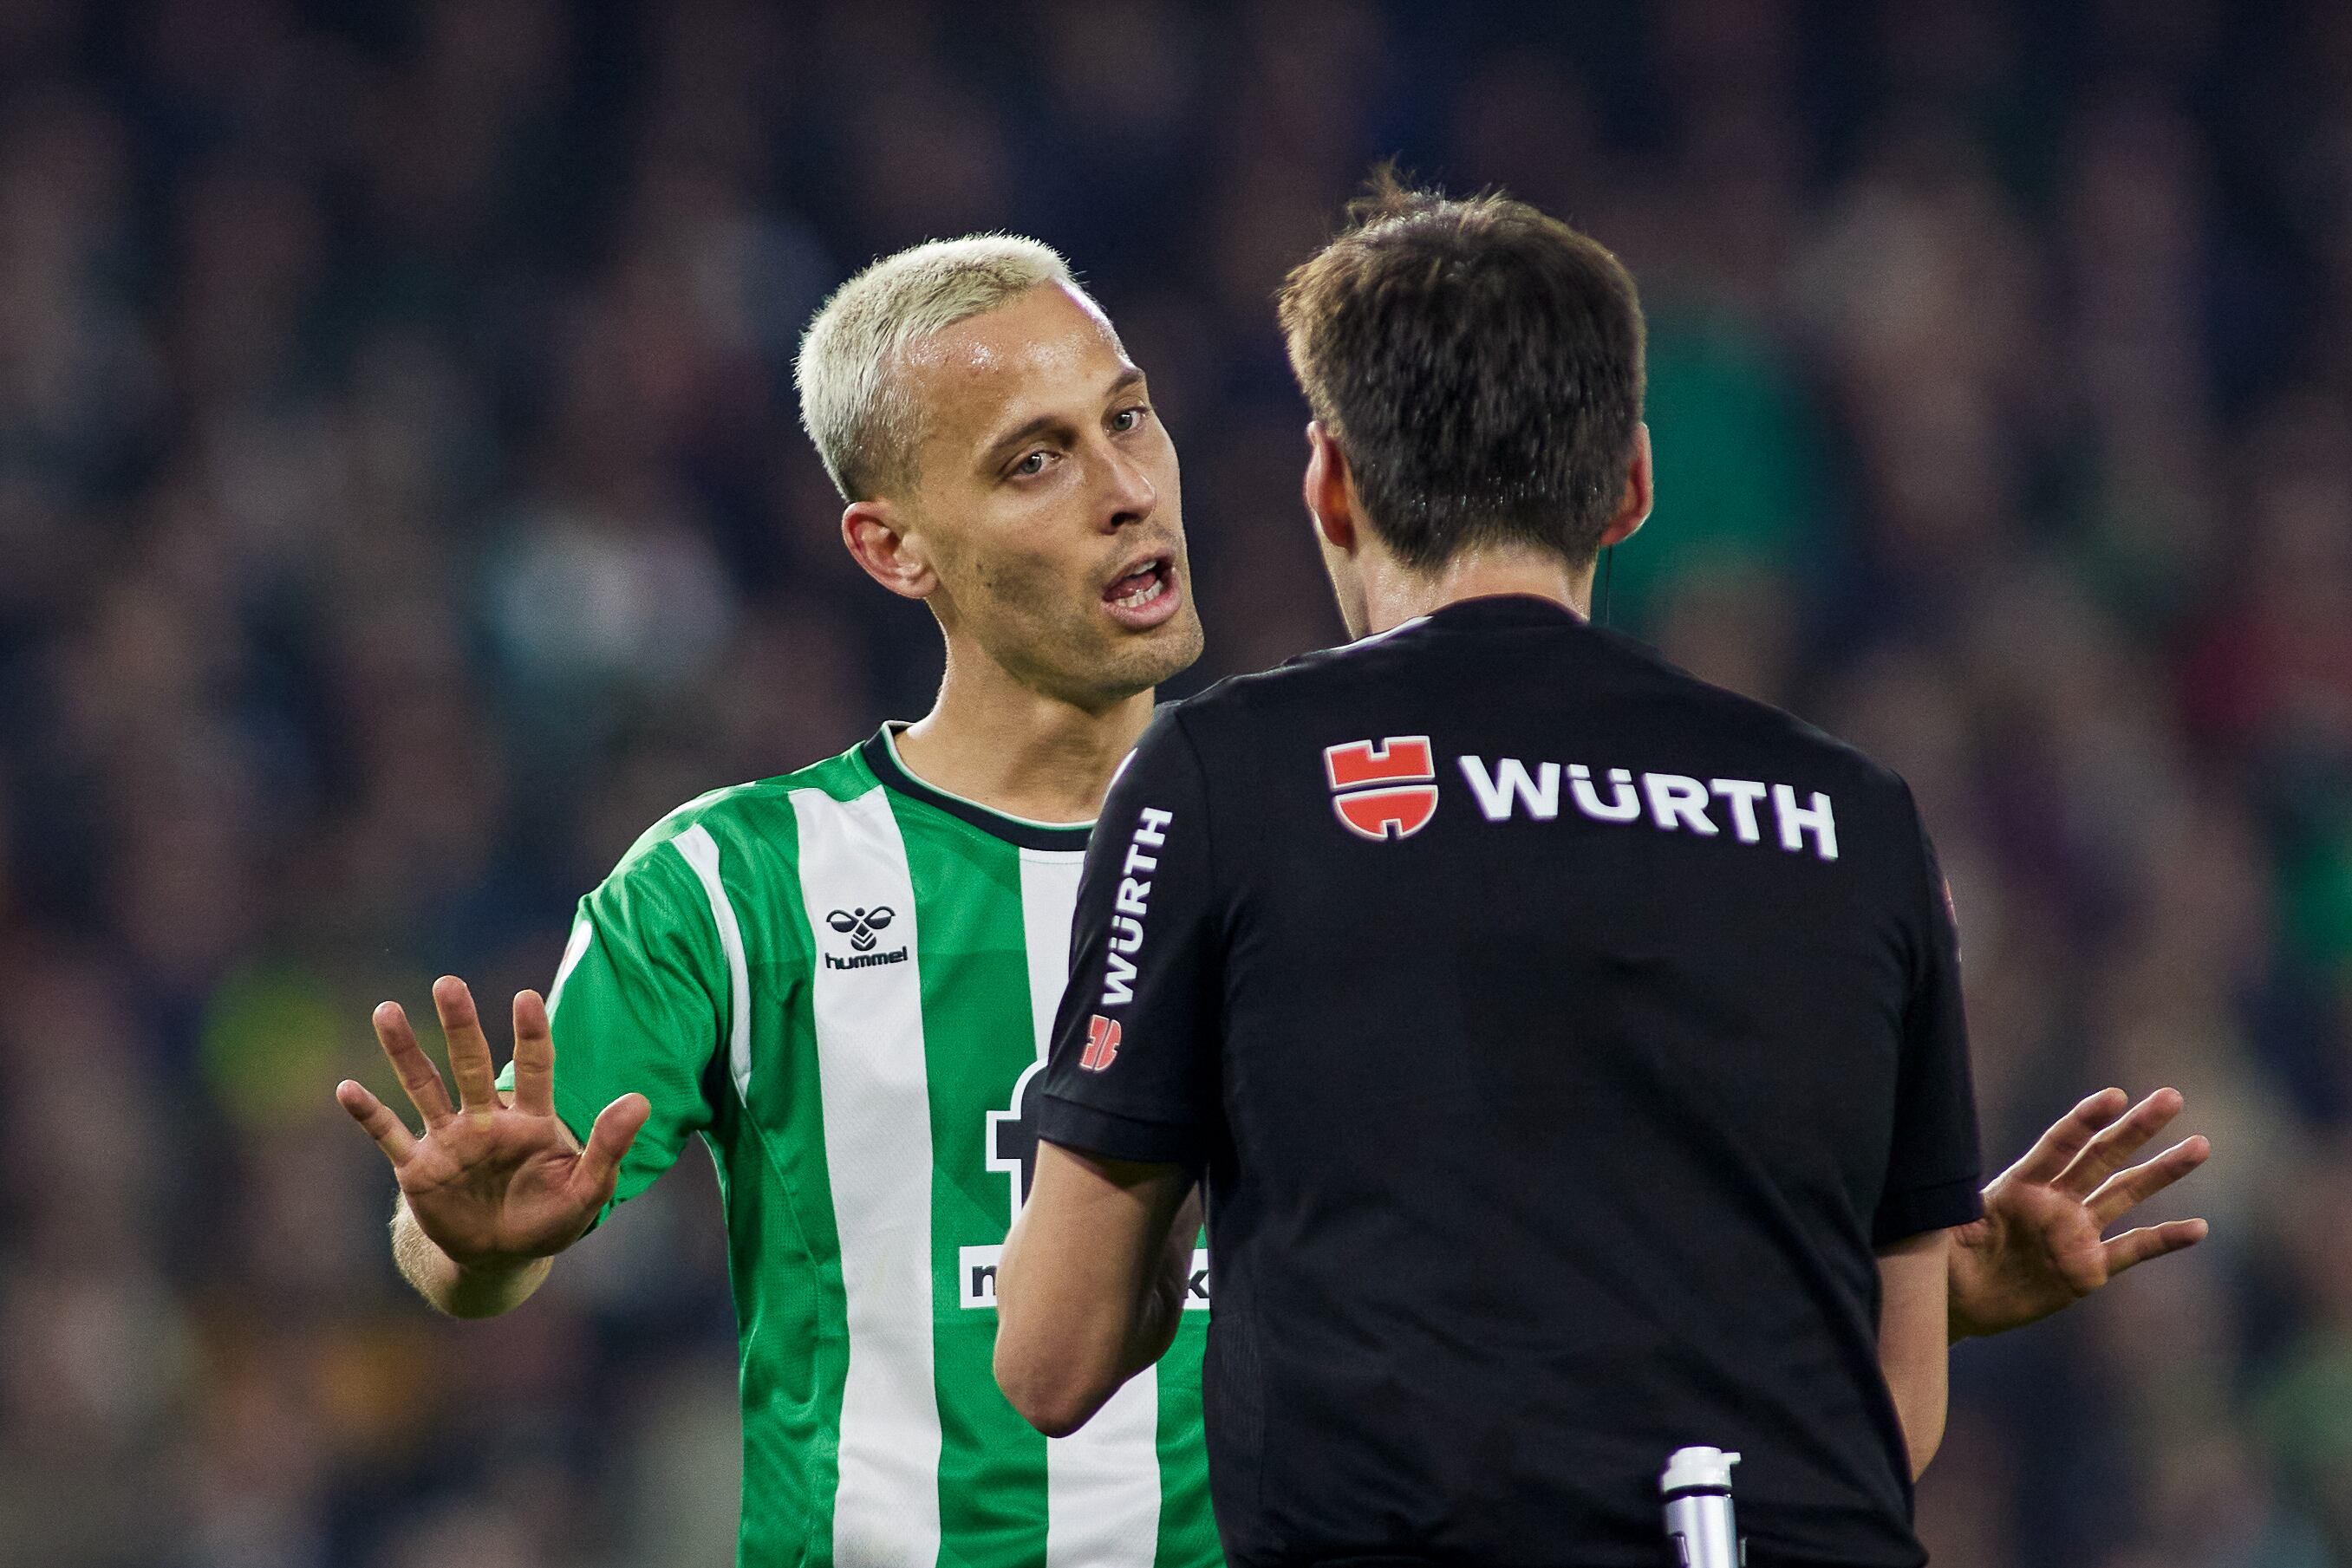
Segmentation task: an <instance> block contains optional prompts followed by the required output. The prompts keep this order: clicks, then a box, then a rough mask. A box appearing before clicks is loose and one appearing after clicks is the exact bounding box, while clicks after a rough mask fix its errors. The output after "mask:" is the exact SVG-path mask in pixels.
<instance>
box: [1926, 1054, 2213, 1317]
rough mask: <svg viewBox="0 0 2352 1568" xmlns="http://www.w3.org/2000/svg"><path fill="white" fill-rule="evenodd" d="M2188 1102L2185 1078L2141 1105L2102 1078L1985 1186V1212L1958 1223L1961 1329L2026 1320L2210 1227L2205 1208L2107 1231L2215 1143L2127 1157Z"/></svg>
mask: <svg viewBox="0 0 2352 1568" xmlns="http://www.w3.org/2000/svg"><path fill="white" fill-rule="evenodd" d="M2126 1106H2129V1107H2130V1109H2129V1110H2128V1111H2126ZM2180 1107H2181V1098H2180V1092H2179V1090H2177V1089H2159V1090H2158V1091H2157V1092H2155V1093H2153V1094H2151V1095H2149V1096H2148V1097H2147V1099H2145V1100H2143V1101H2141V1102H2140V1103H2138V1104H2137V1105H2132V1104H2131V1099H2130V1096H2129V1095H2127V1094H2126V1093H2125V1092H2123V1091H2122V1090H2120V1089H2103V1090H2101V1091H2100V1092H2098V1093H2096V1094H2094V1095H2092V1096H2091V1097H2090V1098H2089V1099H2087V1100H2084V1102H2083V1103H2081V1104H2079V1105H2077V1106H2075V1107H2074V1109H2073V1110H2072V1111H2070V1112H2068V1113H2066V1114H2065V1115H2064V1116H2063V1117H2062V1118H2060V1119H2059V1121H2058V1122H2057V1124H2055V1125H2053V1127H2051V1129H2050V1130H2049V1131H2048V1132H2046V1133H2044V1134H2042V1136H2041V1138H2040V1139H2038V1140H2037V1141H2036V1142H2035V1143H2034V1145H2033V1147H2032V1148H2031V1149H2029V1150H2028V1151H2026V1155H2025V1157H2024V1158H2023V1159H2021V1160H2020V1161H2018V1162H2017V1163H2016V1164H2015V1165H2013V1166H2010V1167H2009V1169H2007V1170H2005V1171H2003V1172H2001V1174H2000V1176H1995V1177H1994V1178H1993V1181H1992V1185H1991V1186H1988V1187H1986V1188H1985V1191H1984V1204H1985V1212H1984V1218H1982V1219H1979V1220H1977V1221H1975V1222H1973V1223H1972V1224H1969V1225H1963V1226H1961V1227H1960V1228H1958V1230H1956V1231H1954V1232H1953V1238H1954V1246H1953V1248H1952V1252H1951V1313H1952V1337H1953V1338H1954V1339H1959V1338H1962V1337H1965V1336H1967V1335H1971V1334H1992V1333H2002V1332H2003V1331H2005V1330H2008V1329H2013V1328H2022V1327H2023V1326H2024V1325H2026V1324H2027V1323H2030V1322H2036V1321H2037V1320H2039V1319H2042V1318H2046V1317H2048V1316H2049V1315H2050V1314H2051V1313H2052V1312H2056V1311H2058V1310H2059V1309H2060V1308H2062V1307H2067V1306H2072V1305H2073V1304H2074V1302H2076V1301H2081V1300H2082V1299H2083V1298H2084V1296H2087V1295H2089V1294H2090V1293H2091V1292H2092V1291H2095V1290H2097V1289H2099V1288H2100V1287H2101V1286H2103V1285H2105V1283H2106V1282H2107V1281H2110V1280H2112V1279H2114V1278H2115V1277H2116V1275H2117V1274H2120V1273H2122V1272H2123V1271H2124V1270H2126V1269H2129V1268H2131V1267H2132V1266H2133V1265H2135V1264H2137V1263H2145V1262H2146V1261H2147V1260H2149V1259H2151V1258H2161V1257H2163V1256H2164V1255H2165V1254H2166V1253H2168V1252H2178V1251H2179V1250H2180V1249H2182V1248H2184V1247H2193V1246H2195V1245H2196V1244H2197V1243H2198V1242H2200V1241H2202V1240H2203V1239H2205V1231H2206V1226H2205V1222H2204V1221H2203V1220H2201V1219H2175V1220H2170V1221H2168V1222H2166V1223H2165V1224H2162V1225H2147V1226H2142V1227H2140V1228H2137V1229H2135V1230H2126V1231H2125V1232H2124V1233H2123V1234H2122V1235H2120V1236H2116V1237H2112V1238H2109V1237H2106V1235H2105V1232H2106V1228H2107V1227H2108V1226H2110V1225H2113V1224H2114V1223H2115V1222H2116V1220H2118V1219H2120V1218H2123V1217H2124V1215H2126V1213H2128V1212H2130V1210H2131V1208H2132V1207H2133V1206H2134V1205H2136V1204H2138V1203H2140V1202H2141V1201H2142V1200H2144V1199H2146V1198H2148V1197H2153V1196H2155V1195H2156V1194H2157V1193H2159V1192H2162V1191H2163V1190H2164V1189H2165V1188H2166V1187H2168V1186H2171V1185H2172V1184H2173V1183H2174V1182H2176V1181H2179V1179H2180V1178H2181V1177H2182V1176H2187V1175H2188V1174H2189V1172H2190V1171H2193V1170H2195V1169H2196V1168H2197V1167H2198V1166H2201V1165H2203V1164H2204V1163H2205V1157H2206V1155H2209V1154H2210V1153H2212V1145H2210V1144H2208V1143H2207V1142H2206V1140H2205V1139H2204V1138H2202V1137H2193V1138H2183V1139H2182V1140H2181V1141H2180V1142H2179V1143H2177V1144H2175V1145H2172V1146H2171V1147H2170V1148H2168V1149H2167V1150H2165V1151H2164V1152H2163V1153H2162V1154H2160V1155H2157V1156H2156V1157H2154V1158H2153V1159H2149V1160H2145V1161H2143V1162H2141V1163H2140V1164H2138V1165H2132V1164H2130V1163H2129V1162H2130V1160H2131V1158H2132V1156H2133V1155H2136V1154H2137V1153H2138V1152H2139V1150H2140V1148H2141V1146H2142V1145H2145V1144H2147V1141H2148V1140H2149V1139H2150V1138H2153V1137H2155V1136H2156V1135H2157V1134H2158V1133H2160V1132H2162V1131H2164V1129H2165V1127H2166V1126H2167V1125H2168V1124H2170V1123H2171V1121H2172V1119H2173V1118H2174V1117H2175V1116H2177V1115H2179V1113H2180Z"/></svg>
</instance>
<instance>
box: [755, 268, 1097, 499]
mask: <svg viewBox="0 0 2352 1568" xmlns="http://www.w3.org/2000/svg"><path fill="white" fill-rule="evenodd" d="M1046 283H1058V284H1062V285H1064V286H1066V287H1069V288H1072V289H1077V287H1078V285H1077V282H1076V279H1075V278H1073V277H1071V276H1070V266H1069V263H1067V262H1066V261H1064V260H1063V259H1062V257H1061V256H1060V255H1059V254H1058V253H1057V252H1055V250H1054V248H1053V247H1052V246H1046V245H1043V244H1040V243H1039V242H1038V241H1036V240H1034V239H1024V238H1023V237H1021V236H1020V235H1001V234H991V235H965V236H964V237H963V238H961V239H935V240H931V241H929V242H928V243H926V244H923V245H919V246H912V247H910V248H909V249H907V250H902V251H900V252H898V254H897V255H896V256H884V257H883V258H882V259H881V260H879V261H877V262H876V263H874V264H873V265H872V266H871V267H867V268H866V270H865V271H863V272H861V273H859V274H858V275H857V276H856V277H853V278H851V279H850V280H849V281H848V282H846V283H845V284H843V285H842V286H841V287H839V288H836V289H835V290H834V291H833V297H832V298H829V299H827V300H826V301H825V302H824V306H823V307H822V308H819V309H818V311H817V313H816V315H815V317H814V318H813V319H811V320H810V322H809V326H808V331H807V332H806V333H805V334H804V335H803V337H802V339H801V352H800V359H799V360H798V361H796V362H795V363H794V364H793V383H794V384H795V385H796V386H798V387H799V389H800V394H801V423H802V425H803V427H804V428H805V429H806V430H807V431H808V433H809V439H810V440H811V441H814V442H815V443H816V450H817V455H819V456H820V457H822V458H824V471H825V472H826V473H827V474H829V475H831V476H833V484H834V488H835V489H837V490H839V491H840V492H841V496H842V499H844V500H845V501H863V500H869V499H871V498H872V497H874V496H875V495H877V493H878V492H879V491H880V489H881V488H882V487H883V486H887V485H889V484H892V483H894V482H896V481H898V480H899V479H902V478H904V477H905V476H906V475H907V473H908V466H909V464H910V461H911V459H912V457H913V455H914V448H915V444H916V442H917V441H918V440H919V438H920V435H921V432H920V430H919V422H918V420H917V418H916V411H915V410H914V409H912V408H910V407H909V406H908V403H907V402H906V400H905V398H904V397H903V396H901V395H900V393H899V391H898V386H897V378H896V375H895V371H897V369H898V359H899V356H900V354H901V353H902V352H903V351H904V350H906V348H907V346H908V344H910V343H912V342H914V341H916V340H918V339H921V338H927V337H929V336H930V335H931V334H932V333H934V332H940V331H944V330H945V329H948V328H950V327H952V326H954V325H955V324H956V323H957V322H959V321H962V320H966V319H970V318H971V317H974V316H978V315H981V314H982V313H984V312H986V311H990V310H993V309H995V308H997V307H998V306H1000V305H1003V304H1004V303H1005V302H1006V301H1007V300H1010V299H1012V298H1015V297H1016V296H1018V295H1022V294H1025V293H1027V292H1028V291H1029V290H1030V289H1032V288H1034V287H1038V286H1039V285H1041V284H1046ZM1079 292H1081V293H1083V292H1084V290H1079Z"/></svg>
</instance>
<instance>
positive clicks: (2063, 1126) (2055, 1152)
mask: <svg viewBox="0 0 2352 1568" xmlns="http://www.w3.org/2000/svg"><path fill="white" fill-rule="evenodd" d="M2130 1103H2131V1097H2130V1096H2129V1095H2127V1094H2126V1093H2125V1092H2123V1091H2122V1090H2120V1089H2102V1090H2100V1091H2099V1092H2097V1093H2096V1094H2094V1095H2091V1096H2090V1097H2089V1098H2087V1099H2085V1100H2084V1101H2083V1102H2082V1103H2080V1104H2078V1105H2076V1106H2075V1107H2074V1109H2073V1110H2072V1111H2069V1112H2067V1113H2065V1114H2064V1115H2063V1116H2061V1117H2060V1118H2058V1120H2057V1121H2056V1122H2055V1123H2054V1124H2053V1125H2052V1126H2051V1128H2050V1130H2049V1131H2048V1132H2046V1133H2044V1134H2042V1136H2041V1137H2039V1138H2037V1139H2035V1140H2034V1144H2033V1147H2032V1148H2031V1149H2028V1150H2027V1151H2026V1152H2025V1157H2024V1158H2023V1159H2021V1160H2020V1161H2018V1162H2017V1164H2015V1165H2014V1166H2011V1167H2010V1169H2009V1174H2010V1175H2011V1176H2014V1177H2015V1178H2016V1179H2018V1180H2019V1181H2027V1182H2050V1181H2055V1180H2057V1179H2058V1175H2059V1173H2060V1172H2061V1171H2063V1170H2064V1169H2065V1168H2066V1167H2067V1166H2068V1165H2070V1164H2072V1163H2073V1161H2074V1156H2075V1155H2079V1154H2081V1153H2082V1152H2083V1150H2084V1148H2086V1147H2088V1146H2089V1145H2090V1142H2091V1140H2092V1139H2093V1138H2095V1137H2096V1136H2097V1135H2098V1134H2099V1130H2100V1129H2101V1128H2103V1127H2105V1126H2106V1125H2107V1124H2110V1123H2112V1122H2113V1121H2114V1120H2115V1119H2116V1117H2118V1116H2120V1115H2122V1114H2123V1113H2124V1107H2125V1106H2126V1105H2128V1104H2130Z"/></svg>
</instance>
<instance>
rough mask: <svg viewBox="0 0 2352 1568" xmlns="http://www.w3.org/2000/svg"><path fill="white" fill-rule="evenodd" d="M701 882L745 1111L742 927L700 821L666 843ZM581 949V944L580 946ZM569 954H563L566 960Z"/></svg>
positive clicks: (731, 1065)
mask: <svg viewBox="0 0 2352 1568" xmlns="http://www.w3.org/2000/svg"><path fill="white" fill-rule="evenodd" d="M670 842H671V843H673V844H676V845H677V852H678V853H679V854H681V855H683V856H685V857H686V863H687V864H688V865H690V866H692V867H693V868H694V874H695V876H696V878H697V879H698V881H700V882H701V883H702V895H703V896H704V897H705V898H708V899H709V901H710V919H711V923H712V924H713V925H717V926H718V927H719V948H720V949H721V950H722V951H723V952H725V953H726V955H727V998H728V1009H727V1020H728V1022H727V1066H728V1071H730V1073H731V1074H732V1075H733V1077H734V1079H735V1092H736V1093H737V1094H738V1095H739V1096H740V1097H741V1099H742V1102H743V1104H744V1106H745V1108H746V1109H749V1108H750V1106H751V967H750V966H749V965H748V964H746V963H745V962H744V961H743V928H742V927H741V926H740V925H737V924H736V921H735V904H734V902H733V900H731V899H730V898H729V897H728V896H727V884H726V883H723V882H721V881H720V880H719V841H718V840H716V839H714V838H712V837H711V836H710V830H709V828H706V827H704V826H703V825H702V824H701V823H700V822H697V823H695V824H694V826H692V827H690V828H688V829H687V830H686V831H684V832H682V833H680V834H678V835H677V837H676V838H674V839H672V840H671V841H670ZM584 946H585V944H583V948H584ZM565 958H566V960H567V961H569V959H570V955H569V954H566V955H565Z"/></svg>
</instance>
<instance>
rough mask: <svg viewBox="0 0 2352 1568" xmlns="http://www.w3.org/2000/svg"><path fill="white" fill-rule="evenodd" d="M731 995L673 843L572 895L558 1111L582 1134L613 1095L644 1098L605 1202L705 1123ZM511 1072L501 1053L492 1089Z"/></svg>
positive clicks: (631, 1186) (561, 990) (713, 935)
mask: <svg viewBox="0 0 2352 1568" xmlns="http://www.w3.org/2000/svg"><path fill="white" fill-rule="evenodd" d="M730 1005H731V1004H730V990H729V987H728V984H727V979H726V968H725V958H724V955H723V954H722V952H721V951H720V949H719V942H718V934H717V928H716V925H715V923H714V920H713V917H712V915H711V911H710V905H709V900H708V899H707V898H706V897H705V896H704V894H703V892H702V886H701V883H700V882H699V881H698V880H697V878H696V877H695V875H694V872H693V869H692V868H691V867H690V866H688V864H687V863H686V861H685V859H684V857H683V855H681V853H680V852H679V851H678V849H677V845H676V844H675V843H674V842H670V841H660V842H656V843H654V844H652V845H650V846H648V847H646V848H644V849H643V850H641V851H639V852H635V854H633V855H632V857H631V858H630V859H629V860H627V861H625V862H623V863H622V865H621V867H620V869H618V870H616V871H615V872H614V873H613V874H612V875H611V876H609V877H607V878H606V879H605V880H604V883H603V884H602V885H601V886H599V887H598V888H597V889H596V890H595V891H594V892H593V893H591V894H589V895H588V896H587V897H585V898H583V899H582V900H581V901H580V907H579V913H578V915H577V916H576V917H575V918H574V920H573V922H572V936H571V939H570V941H569V942H568V943H567V944H566V945H565V947H564V954H563V965H562V968H561V969H560V970H559V971H558V972H557V974H556V978H555V984H554V986H553V988H552V989H551V994H550V997H549V1022H550V1026H551V1029H552V1030H553V1032H554V1037H555V1109H556V1113H557V1114H558V1115H560V1116H562V1118H563V1122H564V1124H565V1125H566V1126H568V1127H570V1128H571V1129H572V1134H574V1135H575V1136H577V1137H578V1138H579V1139H580V1140H581V1141H582V1142H583V1143H584V1142H586V1141H587V1137H588V1133H589V1129H590V1128H591V1127H593V1125H594V1124H595V1121H596V1115H597V1113H599V1112H600V1111H602V1110H604V1107H605V1106H607V1105H609V1104H611V1103H613V1102H614V1100H617V1099H619V1098H620V1097H621V1096H622V1095H624V1094H627V1093H632V1092H635V1093H638V1094H643V1095H644V1096H645V1097H646V1100H647V1101H648V1102H649V1103H651V1104H652V1106H653V1114H652V1115H651V1117H649V1118H648V1119H647V1120H646V1125H645V1129H644V1131H642V1132H640V1133H639V1134H637V1138H636V1142H635V1144H633V1145H630V1148H629V1152H628V1154H627V1155H625V1156H624V1157H623V1159H622V1161H621V1176H620V1183H619V1185H618V1186H616V1187H615V1188H614V1194H613V1202H614V1203H615V1204H617V1203H622V1202H625V1201H626V1200H628V1199H629V1198H632V1197H635V1196H636V1195H637V1194H639V1193H641V1192H643V1191H644V1190H645V1189H646V1187H648V1186H652V1185H653V1181H654V1178H655V1177H656V1176H660V1175H661V1174H662V1172H664V1171H666V1170H667V1169H668V1168H669V1167H670V1166H671V1165H672V1164H673V1163H675V1162H676V1161H677V1156H678V1152H679V1150H681V1149H682V1148H684V1147H685V1145H686V1140H687V1138H688V1136H690V1135H691V1134H695V1133H697V1132H699V1131H701V1130H702V1129H703V1128H705V1127H708V1126H709V1125H710V1123H711V1118H712V1107H711V1105H710V1103H709V1088H708V1085H709V1082H710V1068H711V1065H712V1061H713V1059H714V1057H715V1055H716V1054H717V1052H718V1051H719V1045H720V1042H721V1041H722V1040H724V1039H725V1038H726V1030H727V1025H728V1019H727V1016H726V1015H727V1009H728V1008H729V1006H730ZM513 1077H514V1068H513V1065H512V1064H511V1063H509V1065H508V1068H507V1071H506V1072H505V1073H504V1074H503V1075H501V1077H500V1078H499V1087H501V1088H510V1087H511V1086H512V1084H513ZM607 1212H610V1206H608V1207H607Z"/></svg>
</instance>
